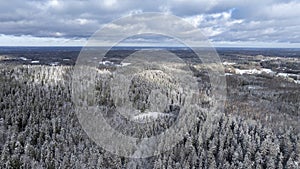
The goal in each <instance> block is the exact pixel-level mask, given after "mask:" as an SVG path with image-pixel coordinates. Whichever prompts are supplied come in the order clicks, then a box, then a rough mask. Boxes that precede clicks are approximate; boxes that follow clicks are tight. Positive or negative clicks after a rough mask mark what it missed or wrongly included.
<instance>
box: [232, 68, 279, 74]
mask: <svg viewBox="0 0 300 169" xmlns="http://www.w3.org/2000/svg"><path fill="white" fill-rule="evenodd" d="M235 73H236V74H240V75H243V74H262V73H266V74H275V72H274V71H272V70H271V69H244V70H241V69H235Z"/></svg>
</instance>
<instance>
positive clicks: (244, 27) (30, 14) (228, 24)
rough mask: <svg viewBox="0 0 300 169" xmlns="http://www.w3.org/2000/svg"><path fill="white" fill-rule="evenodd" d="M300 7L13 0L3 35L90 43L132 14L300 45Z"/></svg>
mask: <svg viewBox="0 0 300 169" xmlns="http://www.w3.org/2000/svg"><path fill="white" fill-rule="evenodd" d="M299 7H300V2H299V1H292V0H265V1H261V0H251V1H250V0H245V1H240V0H232V1H227V0H220V1H204V0H191V1H183V0H166V1H158V0H152V1H139V0H137V1H133V0H122V1H121V0H104V1H101V2H99V1H97V0H89V1H83V0H69V1H62V0H58V1H47V0H43V1H37V0H30V1H22V0H10V1H5V2H4V3H2V4H1V6H0V34H4V35H16V36H20V35H31V36H34V37H65V38H82V37H84V38H88V37H89V36H91V35H92V34H93V33H94V32H95V31H96V30H98V29H99V28H101V27H102V26H103V24H107V23H109V22H111V21H113V20H115V19H117V18H119V17H122V16H126V15H128V14H130V13H139V12H162V11H163V12H169V13H171V14H174V15H177V16H179V17H183V18H185V19H187V20H189V21H190V22H191V23H192V24H194V25H196V26H198V27H199V28H200V29H202V30H203V32H204V34H206V35H207V36H208V38H210V39H211V40H212V41H234V40H241V41H247V40H255V41H266V42H268V41H277V42H290V43H299V42H300V40H299V34H300V29H299V25H300V20H299V19H298V17H297V16H300V10H299ZM197 19H198V20H197ZM153 24H155V23H153ZM156 24H157V23H156ZM159 24H161V23H159ZM162 24H163V23H162Z"/></svg>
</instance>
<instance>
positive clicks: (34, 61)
mask: <svg viewBox="0 0 300 169" xmlns="http://www.w3.org/2000/svg"><path fill="white" fill-rule="evenodd" d="M31 63H33V64H36V63H40V61H38V60H33V61H31Z"/></svg>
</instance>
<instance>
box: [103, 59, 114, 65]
mask: <svg viewBox="0 0 300 169" xmlns="http://www.w3.org/2000/svg"><path fill="white" fill-rule="evenodd" d="M99 64H100V65H106V66H111V65H113V64H114V63H113V62H111V61H108V60H106V61H101V62H99Z"/></svg>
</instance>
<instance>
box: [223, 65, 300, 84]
mask: <svg viewBox="0 0 300 169" xmlns="http://www.w3.org/2000/svg"><path fill="white" fill-rule="evenodd" d="M234 73H235V74H239V75H243V74H269V75H272V76H276V77H281V78H284V79H287V80H290V81H293V82H294V83H296V84H300V75H298V74H292V73H277V72H274V71H272V70H271V69H237V68H235V69H234ZM225 75H231V74H230V73H227V74H225ZM292 77H293V78H292ZM295 77H296V78H295ZM295 79H296V80H295Z"/></svg>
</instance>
